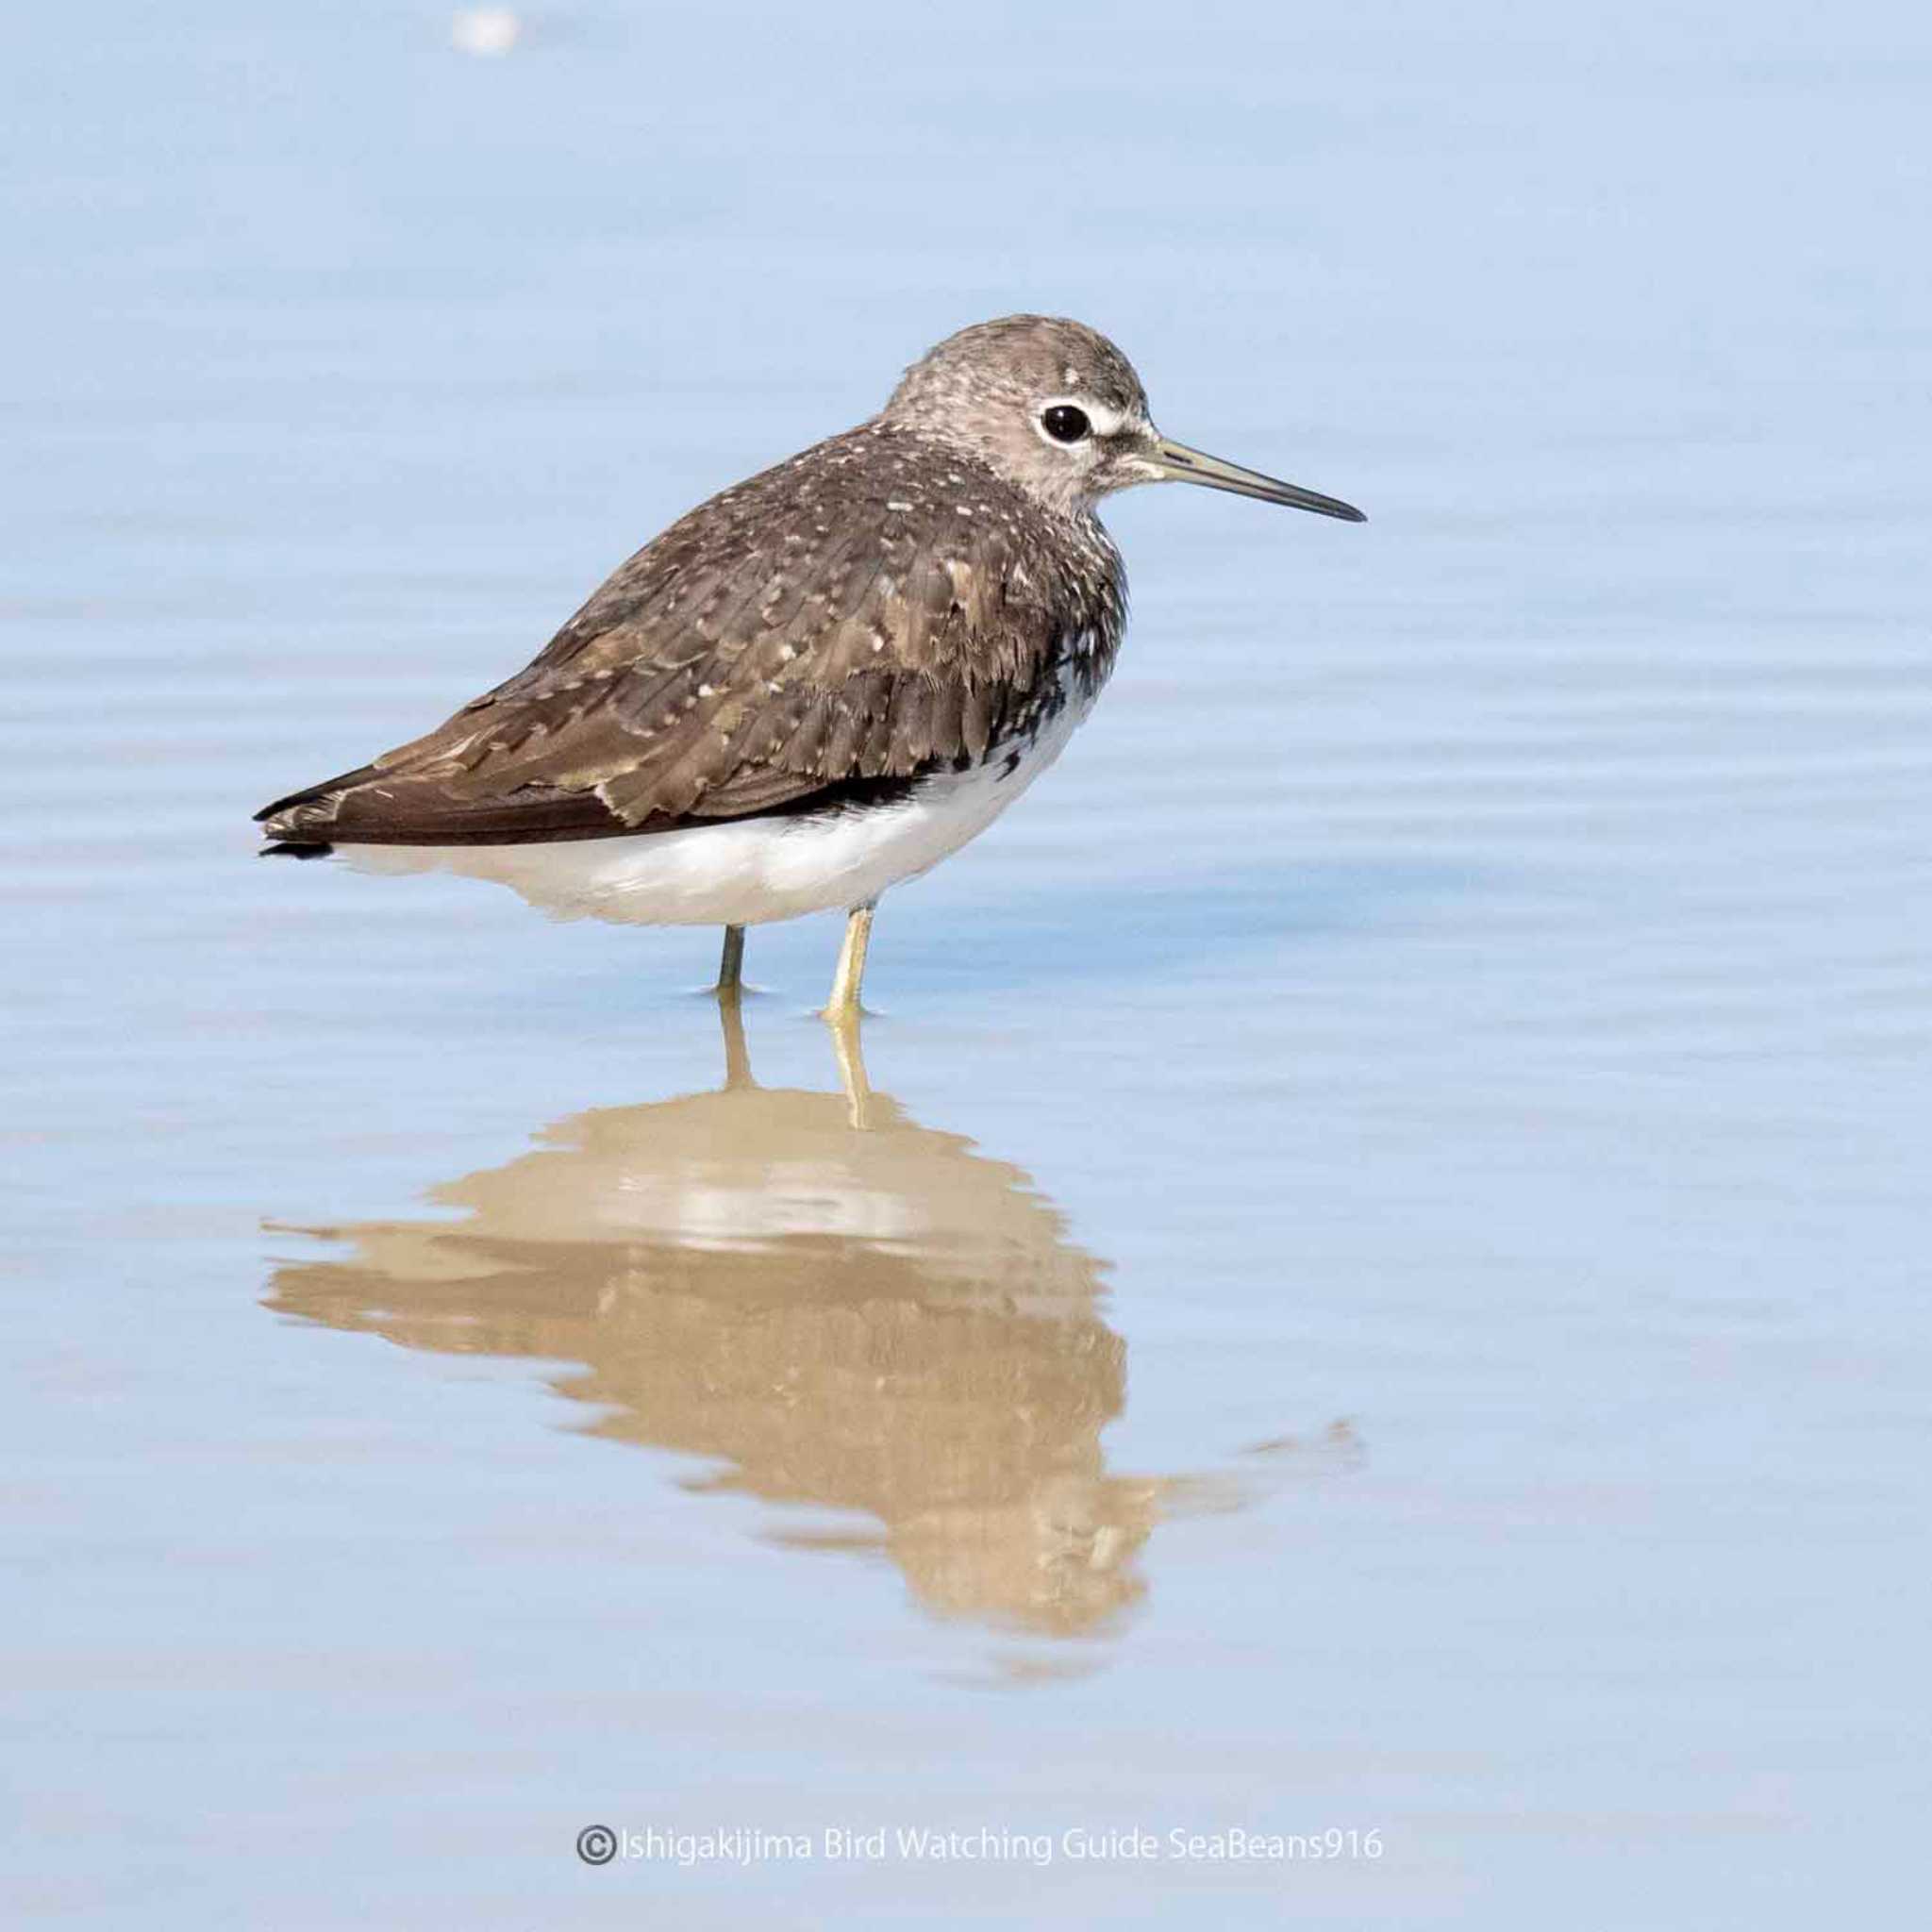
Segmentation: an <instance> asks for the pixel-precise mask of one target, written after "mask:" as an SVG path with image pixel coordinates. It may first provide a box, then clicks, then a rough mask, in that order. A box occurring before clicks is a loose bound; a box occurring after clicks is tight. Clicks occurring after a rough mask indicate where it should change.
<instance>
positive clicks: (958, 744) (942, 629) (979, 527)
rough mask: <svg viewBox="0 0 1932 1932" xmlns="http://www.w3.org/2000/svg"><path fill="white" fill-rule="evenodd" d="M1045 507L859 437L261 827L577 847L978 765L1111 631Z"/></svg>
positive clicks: (677, 532) (1107, 608) (757, 480)
mask: <svg viewBox="0 0 1932 1932" xmlns="http://www.w3.org/2000/svg"><path fill="white" fill-rule="evenodd" d="M1041 515H1042V513H1041V511H1039V510H1038V509H1036V508H1034V507H1033V506H1032V505H1030V504H1028V503H1027V502H1026V501H1025V500H1024V498H1022V497H1020V496H1019V495H1018V494H1017V492H1014V491H1010V490H1009V489H1008V487H1007V486H1005V485H1004V484H1002V483H1000V482H999V480H998V479H997V478H996V477H994V476H993V475H991V472H989V471H985V470H982V469H980V468H979V467H978V466H977V465H974V464H971V463H964V464H962V462H961V459H960V458H958V457H957V456H951V455H949V454H947V453H945V452H941V451H936V450H934V448H933V447H932V446H931V445H928V444H922V443H920V442H918V441H915V440H914V439H910V438H903V437H898V436H895V435H893V434H892V433H891V432H886V431H880V430H876V429H874V428H872V427H864V428H861V429H858V430H855V431H852V432H850V433H849V434H848V435H846V436H843V437H839V438H835V439H833V440H832V441H830V442H827V443H821V444H819V445H818V446H817V447H816V448H814V449H811V450H808V451H807V452H806V453H805V454H804V455H803V456H801V457H796V458H792V459H791V462H789V463H786V464H782V465H780V466H779V467H778V468H777V469H775V470H771V471H767V472H766V473H765V474H764V475H760V476H757V477H754V478H753V479H752V480H751V481H749V482H747V483H744V484H741V485H740V486H739V487H738V488H737V489H735V490H731V491H725V492H724V494H723V495H722V496H719V497H716V498H714V499H712V501H711V502H710V503H708V504H707V505H705V506H704V507H703V508H700V509H698V510H695V511H693V512H692V513H691V515H690V516H688V517H686V518H684V519H683V520H682V521H681V522H680V523H677V524H675V525H672V527H671V528H670V529H669V530H667V531H665V533H664V534H663V535H662V536H661V537H659V538H658V539H657V540H656V541H654V542H652V543H651V544H649V545H647V546H646V547H645V548H644V549H642V550H641V551H640V552H638V554H637V555H636V556H635V557H633V558H631V559H630V560H629V561H628V562H627V563H625V564H624V565H623V566H622V567H621V568H620V569H619V570H618V571H617V572H616V573H615V574H614V575H612V576H611V577H610V578H609V580H608V582H607V583H605V584H604V585H603V587H602V588H601V589H600V590H598V591H597V592H596V593H595V594H594V595H593V596H592V597H591V600H590V601H589V602H588V603H587V604H586V605H585V606H584V607H583V608H582V609H581V610H579V611H578V612H577V613H576V615H575V617H573V618H572V619H571V620H570V622H569V623H568V624H566V625H564V627H563V628H562V629H561V630H560V631H559V632H558V634H557V636H556V637H555V638H554V639H552V641H550V643H549V644H548V645H547V646H546V647H545V649H544V650H543V652H542V653H541V656H539V657H538V658H536V660H535V661H534V662H533V663H531V664H530V665H529V666H528V667H527V668H526V669H525V670H524V671H522V672H519V673H518V674H517V675H516V676H514V677H512V678H510V679H509V680H508V682H506V683H504V684H502V685H499V686H498V687H497V688H496V689H495V690H494V691H490V692H487V693H486V694H485V695H484V696H482V697H480V698H477V699H475V701H474V702H473V703H471V704H469V705H467V706H465V707H464V708H463V709H462V710H460V711H458V713H457V714H456V715H455V716H454V717H453V718H451V719H450V720H449V721H448V722H447V723H446V724H442V725H441V726H440V727H439V728H438V729H437V730H435V731H432V732H430V733H429V734H428V735H427V736H426V737H424V738H419V739H416V740H414V741H412V742H410V743H408V744H405V745H402V746H399V747H398V748H397V749H396V750H394V751H391V752H388V753H385V754H384V755H383V756H382V757H381V758H377V759H376V760H375V763H374V764H373V765H370V766H365V767H363V768H362V769H361V770H359V771H357V772H353V773H347V774H343V775H342V776H341V778H337V779H332V780H329V781H326V782H325V784H323V785H320V786H315V787H311V788H310V789H309V790H308V791H306V792H298V793H295V794H293V795H292V796H291V798H289V799H285V800H281V801H278V803H277V804H276V805H275V806H273V807H270V808H267V809H266V810H265V811H264V812H263V813H262V814H261V816H262V817H263V818H264V819H266V820H267V821H268V822H269V830H270V832H271V833H272V834H273V835H274V836H275V837H277V838H282V839H291V840H296V841H301V840H311V841H313V840H340V841H343V842H347V843H356V842H379V843H406V844H450V843H468V842H495V841H516V840H522V839H533V840H541V839H559V838H563V839H568V838H584V837H591V836H597V835H599V834H610V833H620V832H635V831H652V830H658V829H661V828H669V827H671V826H673V825H677V824H688V823H691V821H693V820H711V819H720V818H732V817H741V816H746V815H749V814H754V813H758V812H765V811H771V810H774V809H777V808H784V807H787V806H791V805H794V804H799V803H803V802H807V801H808V800H809V799H810V798H811V797H812V796H813V795H814V794H816V793H819V792H823V791H832V790H834V789H836V788H839V787H841V786H842V785H849V784H850V783H851V782H852V781H854V780H877V779H895V778H906V777H910V776H913V775H916V774H920V773H923V772H926V771H930V770H934V769H939V768H941V767H949V766H950V767H963V766H966V765H968V764H972V763H976V762H977V761H978V760H979V759H981V758H984V757H985V756H986V753H987V750H988V748H989V746H991V745H993V744H995V743H999V742H1001V741H1005V740H1007V739H1008V738H1010V737H1012V736H1015V735H1017V734H1019V733H1023V732H1024V731H1025V730H1026V729H1027V728H1028V726H1029V724H1031V723H1032V722H1033V721H1034V720H1035V719H1037V717H1039V716H1040V715H1043V712H1044V711H1045V710H1046V709H1047V708H1051V707H1053V706H1054V705H1057V704H1058V702H1059V700H1060V691H1059V677H1060V673H1061V667H1062V664H1063V662H1065V661H1066V660H1067V659H1068V658H1069V656H1070V654H1077V653H1078V652H1079V651H1080V650H1081V649H1082V648H1083V645H1084V642H1085V640H1084V637H1083V636H1082V635H1080V633H1082V632H1084V631H1091V630H1092V629H1094V628H1096V627H1099V628H1111V629H1112V630H1113V631H1114V632H1115V633H1116V634H1117V630H1118V620H1119V609H1118V593H1117V591H1116V589H1115V587H1114V582H1113V579H1112V576H1111V575H1110V574H1109V573H1108V572H1106V571H1101V572H1099V573H1098V575H1094V574H1093V573H1091V572H1090V573H1088V574H1086V575H1079V576H1078V577H1077V580H1076V578H1075V576H1074V575H1070V574H1069V572H1068V570H1067V567H1066V564H1065V561H1064V559H1062V558H1060V557H1059V556H1058V545H1056V544H1055V543H1053V542H1051V541H1048V539H1047V536H1046V534H1045V533H1044V532H1043V530H1042V527H1041ZM1096 599H1097V600H1098V604H1099V605H1100V606H1101V607H1103V608H1097V609H1095V610H1094V611H1093V612H1091V615H1089V614H1082V613H1083V609H1084V607H1085V606H1086V605H1088V604H1092V603H1094V602H1095V600H1096ZM1070 613H1072V615H1071V616H1070Z"/></svg>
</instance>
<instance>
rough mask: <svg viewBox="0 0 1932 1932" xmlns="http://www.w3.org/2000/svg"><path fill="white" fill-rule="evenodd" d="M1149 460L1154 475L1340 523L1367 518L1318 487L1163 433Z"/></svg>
mask: <svg viewBox="0 0 1932 1932" xmlns="http://www.w3.org/2000/svg"><path fill="white" fill-rule="evenodd" d="M1153 462H1154V467H1155V470H1156V471H1157V473H1158V475H1162V476H1165V477H1170V478H1172V479H1173V480H1174V482H1176V483H1199V484H1201V485H1202V486H1203V487H1204V488H1205V489H1208V490H1226V491H1231V492H1232V493H1233V494H1234V495H1236V496H1252V497H1254V498H1255V499H1256V500H1257V502H1260V503H1279V504H1283V505H1285V506H1286V507H1287V508H1290V509H1306V510H1312V511H1313V512H1314V513H1315V515H1316V516H1318V517H1335V518H1337V519H1339V520H1340V521H1341V522H1342V523H1344V524H1365V523H1367V522H1368V518H1367V517H1366V516H1364V515H1363V513H1362V512H1361V511H1360V510H1358V509H1357V508H1356V507H1355V505H1354V504H1352V503H1343V502H1342V500H1341V498H1340V497H1339V496H1324V495H1323V494H1322V492H1321V491H1319V490H1304V489H1303V488H1302V487H1301V485H1300V484H1299V483H1284V482H1283V481H1282V480H1281V478H1280V477H1278V476H1264V475H1262V474H1261V473H1260V471H1258V470H1244V469H1242V468H1241V465H1240V464H1239V463H1226V462H1223V461H1222V459H1221V458H1219V457H1210V456H1209V455H1208V453H1207V452H1206V451H1205V450H1198V449H1190V448H1189V447H1188V445H1187V444H1186V443H1184V442H1170V441H1167V439H1166V438H1165V437H1163V438H1162V439H1161V441H1160V443H1159V445H1158V449H1157V451H1156V453H1155V456H1154V458H1153Z"/></svg>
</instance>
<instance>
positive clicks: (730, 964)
mask: <svg viewBox="0 0 1932 1932" xmlns="http://www.w3.org/2000/svg"><path fill="white" fill-rule="evenodd" d="M715 991H716V992H717V995H718V997H719V998H720V999H721V1000H735V999H736V998H737V997H738V996H739V994H740V993H741V992H742V991H744V928H743V926H741V925H727V926H726V927H725V928H724V953H723V954H722V955H721V956H720V958H719V960H718V984H717V987H716V988H715Z"/></svg>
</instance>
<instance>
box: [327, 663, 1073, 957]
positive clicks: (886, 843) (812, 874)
mask: <svg viewBox="0 0 1932 1932" xmlns="http://www.w3.org/2000/svg"><path fill="white" fill-rule="evenodd" d="M1090 703H1091V700H1090ZM1088 708H1089V706H1088V705H1087V704H1081V703H1078V702H1070V703H1069V704H1067V705H1066V706H1065V707H1064V708H1062V709H1061V710H1060V712H1059V714H1058V717H1056V718H1054V719H1053V720H1052V721H1051V722H1050V723H1049V724H1047V725H1046V726H1045V727H1044V728H1043V729H1042V730H1041V733H1040V735H1039V736H1038V737H1037V738H1035V739H1033V740H1032V741H1030V742H1028V743H1026V744H1024V745H1023V746H1018V747H1014V748H1013V752H1012V753H1009V754H1008V755H1007V756H1001V755H1000V754H998V753H995V754H994V756H993V757H992V758H990V759H989V760H988V762H987V763H986V764H984V765H982V766H979V767H978V768H977V769H976V770H974V771H971V772H962V773H957V774H955V773H945V774H940V775H938V776H935V777H932V778H928V779H925V780H924V781H923V782H922V783H921V784H920V785H919V787H918V788H917V789H916V790H915V791H913V792H912V793H911V794H910V795H909V796H908V797H907V798H905V799H903V800H901V801H900V802H898V803H896V804H893V805H882V806H872V807H867V808H862V809H858V810H849V811H841V812H836V813H827V814H825V815H824V816H823V817H815V816H804V817H799V818H767V819H741V820H738V821H736V822H732V823H727V824H717V825H696V826H692V827H691V828H690V829H689V830H684V831H676V832H653V833H650V834H648V835H646V836H644V837H642V838H637V839H568V840H557V841H550V842H548V843H544V844H532V845H339V846H338V847H337V848H336V850H337V852H338V853H339V854H340V855H341V857H342V858H345V859H347V860H348V861H349V862H350V863H351V864H352V865H354V866H355V867H357V868H358V870H359V871H363V872H381V873H405V872H454V873H461V874H465V875H466V876H468V877H471V878H484V879H494V880H496V881H497V882H498V883H499V884H502V885H506V886H508V887H510V888H511V889H512V890H513V891H517V892H520V893H521V894H522V895H523V896H524V898H525V899H526V900H528V901H529V903H530V904H531V905H532V906H535V907H538V908H541V910H543V911H545V912H548V913H551V914H552V915H554V916H555V917H557V918H558V919H607V920H615V921H619V922H622V923H625V924H634V925H758V924H764V923H765V922H766V921H768V920H774V919H796V918H798V917H800V916H801V915H802V914H804V913H807V912H824V911H829V910H832V909H834V908H846V907H851V906H858V905H863V904H864V903H865V902H866V901H868V900H871V899H876V898H877V897H878V895H879V894H880V893H881V892H883V891H885V890H886V889H887V888H888V887H889V886H895V885H897V884H899V882H900V881H901V880H903V879H909V878H917V877H918V875H919V874H921V873H923V872H926V871H929V870H930V869H931V868H932V867H933V866H935V865H937V864H938V863H939V862H940V860H941V859H942V858H946V857H947V856H948V855H949V854H951V853H954V852H957V851H958V849H959V848H960V846H962V845H963V844H965V843H966V841H968V840H969V839H974V838H976V837H977V836H978V835H979V834H980V833H981V832H983V831H985V829H986V828H987V826H988V825H990V824H992V822H993V820H994V819H996V818H998V817H999V815H1000V813H1001V812H1003V811H1005V810H1006V808H1008V806H1009V805H1011V804H1012V802H1013V801H1014V800H1015V799H1016V798H1018V797H1019V796H1020V794H1021V793H1022V792H1023V791H1025V790H1026V788H1027V787H1028V786H1029V785H1031V784H1032V783H1033V781H1034V779H1036V778H1037V777H1039V775H1040V774H1041V772H1043V771H1045V769H1046V768H1047V766H1048V765H1050V764H1052V763H1053V761H1054V759H1055V758H1058V756H1059V755H1060V752H1061V751H1062V749H1063V748H1064V747H1065V745H1066V741H1067V740H1068V739H1069V738H1070V737H1071V736H1072V735H1073V732H1074V726H1075V725H1077V724H1079V722H1080V720H1081V719H1082V718H1083V717H1084V716H1085V715H1086V712H1087V709H1088ZM1008 766H1010V767H1011V769H1010V770H1008Z"/></svg>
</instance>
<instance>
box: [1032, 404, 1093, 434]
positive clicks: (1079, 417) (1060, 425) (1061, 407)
mask: <svg viewBox="0 0 1932 1932" xmlns="http://www.w3.org/2000/svg"><path fill="white" fill-rule="evenodd" d="M1040 426H1041V428H1042V429H1043V430H1045V431H1046V433H1047V434H1048V435H1049V436H1050V437H1052V438H1053V440H1054V441H1056V442H1078V441H1079V440H1080V439H1081V438H1082V437H1083V436H1085V435H1087V434H1088V433H1089V432H1090V431H1091V429H1092V427H1093V425H1092V424H1091V423H1090V422H1088V420H1087V411H1086V410H1085V409H1076V408H1074V406H1073V404H1072V403H1056V404H1055V405H1054V406H1053V408H1050V409H1042V410H1041V412H1040Z"/></svg>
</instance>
